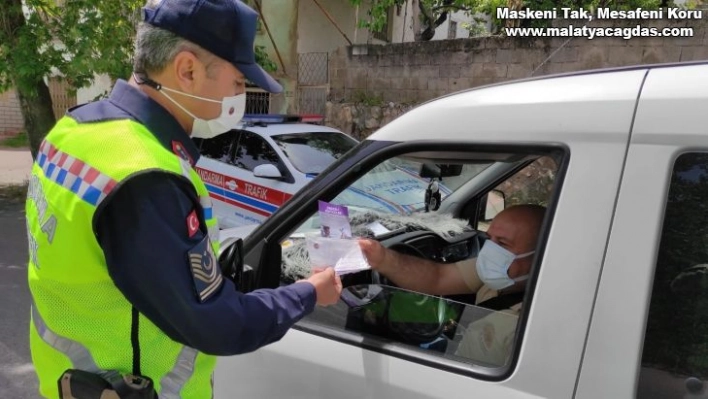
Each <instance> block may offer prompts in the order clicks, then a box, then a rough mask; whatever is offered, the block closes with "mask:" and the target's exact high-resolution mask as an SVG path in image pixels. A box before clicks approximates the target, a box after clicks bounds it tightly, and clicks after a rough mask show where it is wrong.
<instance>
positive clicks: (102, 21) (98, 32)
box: [0, 0, 143, 91]
mask: <svg viewBox="0 0 708 399" xmlns="http://www.w3.org/2000/svg"><path fill="white" fill-rule="evenodd" d="M17 3H19V1H18V2H17ZM24 3H25V6H26V10H27V11H26V12H25V19H26V21H25V23H24V24H21V25H19V26H20V27H19V28H18V29H16V30H15V31H12V32H10V31H8V29H0V43H2V46H0V91H2V90H4V89H7V88H9V87H10V86H11V85H16V86H21V85H23V84H24V83H25V82H31V81H36V79H37V78H38V77H39V78H43V77H46V76H49V75H50V74H56V73H58V74H60V75H61V76H63V77H64V79H65V80H66V81H67V82H68V83H69V84H70V85H71V86H72V87H73V88H74V89H77V88H81V87H85V86H87V85H89V84H90V83H91V80H92V79H93V78H94V74H104V73H105V74H107V75H108V76H110V77H111V78H112V79H115V78H119V77H120V78H124V77H126V76H128V75H129V74H130V71H131V69H132V68H131V65H130V56H131V54H132V50H133V38H134V35H135V23H136V22H137V21H138V17H139V14H138V12H139V9H140V7H141V6H142V4H143V0H121V1H100V0H66V1H64V2H62V3H63V5H62V6H57V2H56V1H54V0H25V2H24ZM13 7H17V5H16V4H15V5H11V6H10V7H1V8H0V18H2V19H4V20H7V19H8V18H11V17H16V16H17V14H14V15H13V14H11V13H12V11H14V10H13ZM15 10H16V8H15Z"/></svg>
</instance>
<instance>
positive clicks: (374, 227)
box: [366, 222, 391, 236]
mask: <svg viewBox="0 0 708 399" xmlns="http://www.w3.org/2000/svg"><path fill="white" fill-rule="evenodd" d="M366 228H368V229H369V230H371V232H372V233H374V235H375V236H380V235H382V234H386V233H390V232H391V230H389V229H387V228H386V226H384V225H382V224H381V223H379V222H373V223H369V224H367V225H366Z"/></svg>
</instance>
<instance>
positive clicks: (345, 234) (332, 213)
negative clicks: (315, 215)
mask: <svg viewBox="0 0 708 399" xmlns="http://www.w3.org/2000/svg"><path fill="white" fill-rule="evenodd" d="M318 205H319V214H320V233H321V235H322V237H328V238H352V227H351V225H350V224H349V209H347V207H346V206H343V205H334V204H330V203H328V202H324V201H319V204H318Z"/></svg>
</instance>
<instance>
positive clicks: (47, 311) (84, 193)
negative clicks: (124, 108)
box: [26, 117, 219, 399]
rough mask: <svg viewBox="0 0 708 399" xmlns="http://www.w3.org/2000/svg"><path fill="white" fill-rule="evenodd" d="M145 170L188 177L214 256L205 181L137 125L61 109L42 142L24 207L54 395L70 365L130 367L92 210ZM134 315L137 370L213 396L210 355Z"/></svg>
mask: <svg viewBox="0 0 708 399" xmlns="http://www.w3.org/2000/svg"><path fill="white" fill-rule="evenodd" d="M182 152H184V150H183V151H182ZM150 169H152V170H162V171H166V172H171V173H173V174H175V175H177V176H182V177H184V178H186V179H188V180H189V181H191V183H192V185H193V186H194V188H195V190H196V192H197V194H198V195H199V198H200V202H201V205H202V208H203V209H204V219H205V221H206V224H207V227H208V228H209V236H210V240H211V243H212V246H211V248H212V250H213V253H212V254H211V256H213V254H218V251H219V248H218V227H217V224H216V219H215V218H214V217H213V216H212V211H211V201H210V199H209V194H208V192H207V189H206V187H205V186H204V183H203V182H202V181H201V179H200V178H199V175H198V174H197V173H196V172H195V171H194V169H193V168H192V167H191V165H190V164H189V162H188V161H186V160H184V159H182V157H180V156H177V155H176V154H175V153H172V152H170V151H169V150H168V149H166V148H165V147H163V146H162V145H161V144H160V143H159V142H158V140H157V139H156V138H155V136H154V135H153V134H151V133H150V132H149V131H148V130H147V129H146V128H145V127H144V126H143V125H141V124H139V123H137V122H134V121H131V120H114V121H106V122H99V123H85V124H80V123H77V122H76V121H75V120H74V119H72V118H70V117H64V118H62V119H61V120H60V121H59V122H58V123H57V125H56V126H55V128H54V129H52V131H51V132H50V133H49V135H47V137H46V139H45V140H44V142H43V143H42V145H41V148H40V152H39V154H38V156H37V159H36V161H35V163H34V165H33V167H32V175H31V180H30V187H29V192H28V199H27V204H26V213H27V231H28V238H29V248H30V261H29V268H28V269H29V271H28V279H29V286H30V290H31V292H32V298H33V302H34V303H33V306H32V323H31V327H30V347H31V351H32V360H33V362H34V365H35V368H36V370H37V374H38V376H39V383H40V392H41V393H42V395H44V396H46V397H48V398H58V388H57V381H58V379H59V377H60V376H61V374H62V373H63V372H64V371H65V370H67V369H71V368H73V369H81V370H86V371H90V372H95V373H99V374H101V373H103V372H106V371H110V370H117V371H119V372H121V373H122V374H130V373H132V370H133V369H132V366H133V363H132V362H133V351H132V345H131V326H132V306H131V304H130V303H129V302H128V301H127V300H126V298H125V297H124V296H123V295H122V294H121V292H120V291H119V290H118V288H116V286H115V285H114V283H113V281H112V280H111V277H110V276H109V274H108V271H107V266H106V260H105V258H104V255H103V251H102V249H101V247H100V246H99V244H98V241H97V239H96V236H95V234H94V230H93V217H94V213H95V212H96V209H97V207H98V206H99V205H100V204H101V202H102V201H104V200H105V199H106V197H107V196H108V195H110V193H111V190H113V189H114V188H115V187H116V186H117V185H119V184H121V183H122V182H124V181H125V180H127V179H129V178H130V177H131V176H133V175H135V174H136V173H140V172H144V171H146V170H150ZM214 264H215V263H214ZM138 324H139V342H140V350H141V351H140V352H141V356H140V365H141V372H142V375H144V376H147V377H150V378H151V379H152V380H153V381H154V383H155V388H156V390H157V392H158V393H159V395H160V398H200V399H201V398H209V397H211V396H212V384H211V377H212V373H213V370H214V367H215V365H216V358H215V357H213V356H210V355H206V354H204V353H201V352H198V351H197V350H196V349H193V348H190V347H187V346H184V345H182V344H180V343H177V342H175V341H173V340H172V339H170V338H169V337H168V336H167V335H165V334H164V333H163V332H162V331H161V330H160V329H159V328H158V327H157V326H155V325H154V324H153V323H152V322H151V321H150V320H148V319H147V318H146V317H144V316H143V315H140V316H139V323H138Z"/></svg>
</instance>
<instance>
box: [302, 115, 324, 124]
mask: <svg viewBox="0 0 708 399" xmlns="http://www.w3.org/2000/svg"><path fill="white" fill-rule="evenodd" d="M300 120H301V121H302V123H322V122H324V116H322V115H301V116H300Z"/></svg>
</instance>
